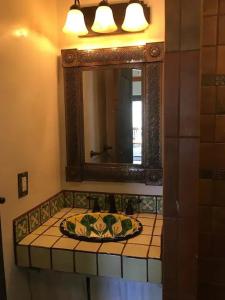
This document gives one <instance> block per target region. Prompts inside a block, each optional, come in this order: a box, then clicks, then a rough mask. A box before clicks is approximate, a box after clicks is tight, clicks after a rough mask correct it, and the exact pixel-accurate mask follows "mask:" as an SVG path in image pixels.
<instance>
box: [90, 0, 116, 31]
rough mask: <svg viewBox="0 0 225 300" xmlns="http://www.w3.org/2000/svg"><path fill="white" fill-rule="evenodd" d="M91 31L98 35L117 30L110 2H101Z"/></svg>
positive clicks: (104, 0)
mask: <svg viewBox="0 0 225 300" xmlns="http://www.w3.org/2000/svg"><path fill="white" fill-rule="evenodd" d="M91 29H92V30H93V31H94V32H98V33H111V32H114V31H116V30H117V26H116V23H115V21H114V17H113V11H112V9H111V7H110V6H109V4H108V1H106V0H103V1H101V2H100V4H99V6H98V8H97V9H96V13H95V21H94V24H93V26H92V27H91Z"/></svg>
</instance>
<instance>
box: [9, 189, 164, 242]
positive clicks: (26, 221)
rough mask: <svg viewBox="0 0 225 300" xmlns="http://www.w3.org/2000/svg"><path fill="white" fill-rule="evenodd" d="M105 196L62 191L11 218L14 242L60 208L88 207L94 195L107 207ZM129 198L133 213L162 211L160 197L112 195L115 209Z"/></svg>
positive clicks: (121, 209) (102, 194)
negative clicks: (12, 219) (13, 218)
mask: <svg viewBox="0 0 225 300" xmlns="http://www.w3.org/2000/svg"><path fill="white" fill-rule="evenodd" d="M108 195H109V194H107V193H98V192H84V191H70V190H68V191H67V190H65V191H62V192H60V193H58V194H56V195H55V196H53V197H51V198H50V199H48V200H47V201H45V202H43V203H41V204H40V205H39V206H37V207H35V208H33V209H31V210H30V211H28V212H26V213H25V214H23V215H21V216H19V217H18V218H16V219H15V220H14V221H13V225H14V235H15V241H16V242H19V241H20V240H22V239H23V238H24V237H26V236H27V235H28V234H29V233H31V232H33V231H34V230H35V229H36V228H37V227H39V226H40V225H42V224H43V223H45V222H47V221H48V220H49V219H50V218H51V217H52V216H54V215H55V214H56V213H58V212H59V211H60V210H61V209H62V208H64V207H71V208H85V209H91V208H92V207H93V197H97V198H98V204H99V206H100V208H101V209H102V210H108V209H109V202H108ZM129 200H131V201H132V206H133V209H134V213H138V212H141V213H158V214H162V213H163V197H162V196H156V195H137V194H115V202H116V208H117V209H118V210H119V211H125V210H126V206H127V203H128V201H129Z"/></svg>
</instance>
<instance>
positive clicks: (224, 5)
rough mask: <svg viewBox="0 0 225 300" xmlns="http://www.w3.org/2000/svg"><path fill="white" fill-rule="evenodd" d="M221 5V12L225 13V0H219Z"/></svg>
mask: <svg viewBox="0 0 225 300" xmlns="http://www.w3.org/2000/svg"><path fill="white" fill-rule="evenodd" d="M219 1H220V6H219V13H220V14H225V0H219Z"/></svg>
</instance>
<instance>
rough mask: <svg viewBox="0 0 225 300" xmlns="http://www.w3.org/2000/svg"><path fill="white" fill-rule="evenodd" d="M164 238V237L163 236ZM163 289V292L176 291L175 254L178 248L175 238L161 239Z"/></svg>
mask: <svg viewBox="0 0 225 300" xmlns="http://www.w3.org/2000/svg"><path fill="white" fill-rule="evenodd" d="M163 238H164V237H163ZM163 244H164V250H163V253H162V254H163V257H162V262H163V290H164V291H165V292H169V293H170V292H171V291H173V293H174V291H176V289H177V254H178V249H177V247H175V246H174V245H177V240H173V243H172V242H170V241H165V240H163Z"/></svg>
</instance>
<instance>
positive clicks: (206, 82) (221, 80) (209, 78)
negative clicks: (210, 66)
mask: <svg viewBox="0 0 225 300" xmlns="http://www.w3.org/2000/svg"><path fill="white" fill-rule="evenodd" d="M224 85H225V75H224V74H217V75H215V74H207V75H203V76H202V86H224Z"/></svg>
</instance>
